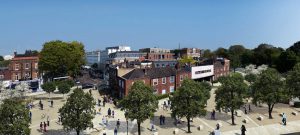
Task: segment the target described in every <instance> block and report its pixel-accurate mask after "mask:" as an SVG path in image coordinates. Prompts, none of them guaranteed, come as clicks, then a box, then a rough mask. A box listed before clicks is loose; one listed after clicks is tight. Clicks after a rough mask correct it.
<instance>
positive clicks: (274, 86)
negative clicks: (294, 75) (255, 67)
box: [252, 68, 287, 118]
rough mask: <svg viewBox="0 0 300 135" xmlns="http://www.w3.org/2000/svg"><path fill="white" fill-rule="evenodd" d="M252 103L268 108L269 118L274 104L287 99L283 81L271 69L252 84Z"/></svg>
mask: <svg viewBox="0 0 300 135" xmlns="http://www.w3.org/2000/svg"><path fill="white" fill-rule="evenodd" d="M252 97H253V102H254V103H255V104H256V103H266V104H267V105H268V106H269V118H272V115H271V112H272V110H273V107H274V105H275V104H276V103H278V102H280V101H283V100H285V99H287V92H286V91H285V90H284V81H283V79H282V77H281V76H280V74H279V73H278V72H277V71H276V70H275V69H273V68H268V69H267V70H265V71H263V72H262V73H261V74H260V75H259V77H258V80H257V81H255V83H254V84H253V96H252Z"/></svg>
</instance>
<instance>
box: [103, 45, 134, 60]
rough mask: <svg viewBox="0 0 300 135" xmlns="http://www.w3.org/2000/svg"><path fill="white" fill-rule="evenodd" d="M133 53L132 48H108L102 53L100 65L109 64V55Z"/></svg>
mask: <svg viewBox="0 0 300 135" xmlns="http://www.w3.org/2000/svg"><path fill="white" fill-rule="evenodd" d="M122 51H131V48H130V46H114V47H106V48H105V50H104V51H101V52H100V63H103V64H109V61H108V60H109V55H110V54H111V53H115V52H122Z"/></svg>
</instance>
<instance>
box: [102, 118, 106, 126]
mask: <svg viewBox="0 0 300 135" xmlns="http://www.w3.org/2000/svg"><path fill="white" fill-rule="evenodd" d="M102 123H103V124H104V125H106V119H105V117H104V116H103V117H102Z"/></svg>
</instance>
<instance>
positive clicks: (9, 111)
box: [0, 99, 30, 135]
mask: <svg viewBox="0 0 300 135" xmlns="http://www.w3.org/2000/svg"><path fill="white" fill-rule="evenodd" d="M29 122H30V118H29V110H28V109H26V108H25V107H24V105H22V103H21V102H20V101H17V100H16V99H6V100H4V101H3V104H1V106H0V125H1V126H0V134H1V135H30V128H29Z"/></svg>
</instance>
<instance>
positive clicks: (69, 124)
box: [59, 89, 96, 135]
mask: <svg viewBox="0 0 300 135" xmlns="http://www.w3.org/2000/svg"><path fill="white" fill-rule="evenodd" d="M95 104H96V103H95V101H94V98H93V97H92V96H91V95H90V94H89V93H84V92H83V90H82V89H75V90H74V92H73V93H72V94H71V95H70V97H69V98H68V99H67V102H66V103H65V104H64V105H63V107H62V108H60V109H59V113H60V115H61V117H62V125H63V127H64V129H66V130H75V131H76V133H77V135H79V134H80V131H82V130H85V129H87V128H92V127H93V122H92V120H93V118H94V117H95V116H94V115H95V109H94V108H95Z"/></svg>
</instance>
